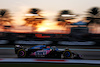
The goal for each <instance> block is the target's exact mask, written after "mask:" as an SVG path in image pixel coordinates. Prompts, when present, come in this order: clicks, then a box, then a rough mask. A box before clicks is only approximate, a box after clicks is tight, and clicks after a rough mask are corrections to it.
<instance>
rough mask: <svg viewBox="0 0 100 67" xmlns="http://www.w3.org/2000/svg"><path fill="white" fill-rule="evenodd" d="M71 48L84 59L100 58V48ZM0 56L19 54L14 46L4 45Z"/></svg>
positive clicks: (13, 56) (0, 49) (6, 56)
mask: <svg viewBox="0 0 100 67" xmlns="http://www.w3.org/2000/svg"><path fill="white" fill-rule="evenodd" d="M62 48H63V47H62ZM69 49H70V50H71V51H72V52H76V53H78V54H80V55H82V58H83V59H86V60H91V59H92V60H100V49H83V48H80V49H78V48H77V47H75V48H73V47H72V48H71V47H69ZM0 58H17V55H16V54H15V52H14V48H13V47H4V48H2V47H0Z"/></svg>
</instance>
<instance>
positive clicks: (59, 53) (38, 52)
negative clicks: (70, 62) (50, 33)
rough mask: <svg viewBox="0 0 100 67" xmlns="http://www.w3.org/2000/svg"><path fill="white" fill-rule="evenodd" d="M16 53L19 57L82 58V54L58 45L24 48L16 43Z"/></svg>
mask: <svg viewBox="0 0 100 67" xmlns="http://www.w3.org/2000/svg"><path fill="white" fill-rule="evenodd" d="M15 53H16V54H17V56H18V58H25V57H38V58H39V57H44V58H66V59H82V57H81V55H79V54H77V53H74V52H71V51H70V50H69V49H68V48H66V49H63V50H62V49H58V48H57V47H56V46H46V45H37V46H33V47H30V48H24V47H22V46H20V45H16V47H15Z"/></svg>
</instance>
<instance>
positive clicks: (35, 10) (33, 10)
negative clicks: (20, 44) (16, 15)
mask: <svg viewBox="0 0 100 67" xmlns="http://www.w3.org/2000/svg"><path fill="white" fill-rule="evenodd" d="M40 12H41V10H40V9H38V8H31V9H30V10H29V11H28V13H29V14H36V16H30V17H26V18H25V19H24V20H25V21H26V23H25V25H29V24H30V25H32V26H36V25H37V24H38V23H42V22H41V21H42V20H43V19H44V18H43V16H41V15H40Z"/></svg>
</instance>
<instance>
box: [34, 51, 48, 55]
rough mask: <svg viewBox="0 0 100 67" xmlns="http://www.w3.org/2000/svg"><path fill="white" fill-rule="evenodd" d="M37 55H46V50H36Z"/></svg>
mask: <svg viewBox="0 0 100 67" xmlns="http://www.w3.org/2000/svg"><path fill="white" fill-rule="evenodd" d="M36 55H46V51H43V52H36Z"/></svg>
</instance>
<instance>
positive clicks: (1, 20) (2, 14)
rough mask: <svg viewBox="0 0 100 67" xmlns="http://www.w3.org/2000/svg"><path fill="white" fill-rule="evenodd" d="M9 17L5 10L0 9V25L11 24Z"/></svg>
mask: <svg viewBox="0 0 100 67" xmlns="http://www.w3.org/2000/svg"><path fill="white" fill-rule="evenodd" d="M11 21H12V19H11V16H10V13H9V11H8V10H7V9H0V25H3V24H7V23H6V22H9V23H10V24H11Z"/></svg>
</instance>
